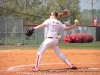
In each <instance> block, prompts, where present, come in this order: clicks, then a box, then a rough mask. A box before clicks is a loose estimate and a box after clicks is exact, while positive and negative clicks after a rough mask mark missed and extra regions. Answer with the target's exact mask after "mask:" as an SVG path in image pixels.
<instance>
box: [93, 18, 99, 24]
mask: <svg viewBox="0 0 100 75" xmlns="http://www.w3.org/2000/svg"><path fill="white" fill-rule="evenodd" d="M93 25H94V26H97V25H98V19H97V18H94V20H93Z"/></svg>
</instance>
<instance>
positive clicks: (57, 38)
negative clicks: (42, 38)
mask: <svg viewBox="0 0 100 75" xmlns="http://www.w3.org/2000/svg"><path fill="white" fill-rule="evenodd" d="M47 38H52V39H53V37H47ZM56 39H58V37H56Z"/></svg>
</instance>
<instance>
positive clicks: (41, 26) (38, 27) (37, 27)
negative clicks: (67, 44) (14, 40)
mask: <svg viewBox="0 0 100 75" xmlns="http://www.w3.org/2000/svg"><path fill="white" fill-rule="evenodd" d="M44 26H45V25H44V24H41V25H38V26H36V27H34V29H35V30H37V29H40V28H43V27H44Z"/></svg>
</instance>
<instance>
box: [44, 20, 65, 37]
mask: <svg viewBox="0 0 100 75" xmlns="http://www.w3.org/2000/svg"><path fill="white" fill-rule="evenodd" d="M43 24H45V25H46V28H45V37H58V31H59V29H60V28H61V29H65V28H66V26H65V25H63V24H62V23H61V22H60V21H58V20H57V19H47V20H46V21H44V22H43Z"/></svg>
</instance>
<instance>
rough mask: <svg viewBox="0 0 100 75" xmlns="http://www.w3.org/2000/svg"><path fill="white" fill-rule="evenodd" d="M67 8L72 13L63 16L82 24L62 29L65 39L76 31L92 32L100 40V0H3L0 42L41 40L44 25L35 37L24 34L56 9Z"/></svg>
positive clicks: (1, 3)
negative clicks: (69, 29) (74, 27)
mask: <svg viewBox="0 0 100 75" xmlns="http://www.w3.org/2000/svg"><path fill="white" fill-rule="evenodd" d="M64 9H69V10H70V13H71V14H70V16H66V17H64V18H59V20H60V21H61V22H62V23H64V24H66V25H72V24H74V20H75V19H77V20H79V23H80V26H78V27H77V28H76V29H74V30H72V31H69V32H63V31H62V30H61V31H60V32H59V33H60V34H61V35H62V38H61V40H62V42H63V38H64V36H66V35H69V34H72V33H90V34H91V35H93V37H94V39H95V41H99V40H100V39H99V37H100V34H99V32H100V31H99V30H100V29H99V28H98V27H99V26H100V0H0V44H33V42H34V44H39V43H41V41H43V39H44V29H40V30H38V31H36V32H35V33H34V34H33V35H32V37H27V36H25V35H24V32H25V29H27V28H29V27H33V26H36V25H38V24H41V23H42V22H43V21H45V20H46V19H48V18H49V16H50V13H51V12H52V11H57V12H61V11H62V10H64ZM92 26H96V27H92ZM90 27H92V28H90Z"/></svg>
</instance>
